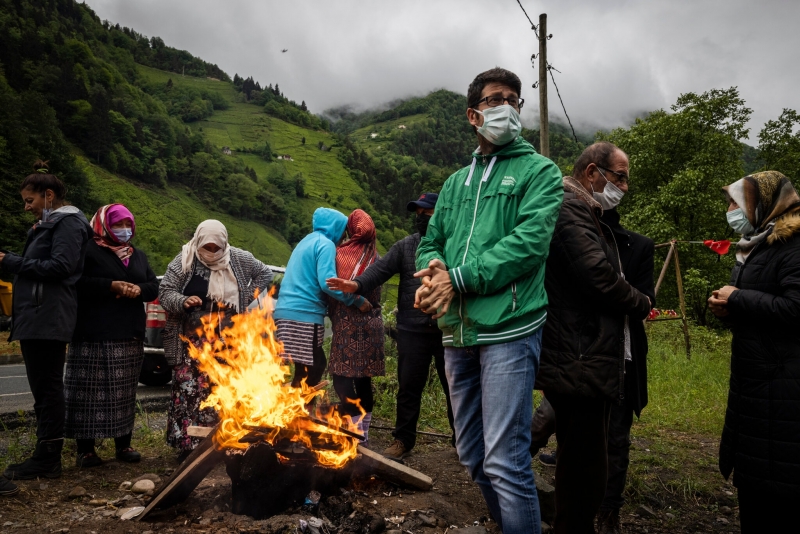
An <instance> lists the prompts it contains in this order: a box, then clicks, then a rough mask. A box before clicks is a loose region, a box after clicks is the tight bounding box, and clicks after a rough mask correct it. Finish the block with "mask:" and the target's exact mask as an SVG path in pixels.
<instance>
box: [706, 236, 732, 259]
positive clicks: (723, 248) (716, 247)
mask: <svg viewBox="0 0 800 534" xmlns="http://www.w3.org/2000/svg"><path fill="white" fill-rule="evenodd" d="M703 244H704V245H705V246H707V247H708V248H710V249H711V250H713V251H714V252H716V253H717V254H719V255H720V256H724V255H725V254H727V253H728V250H730V248H731V242H730V241H728V240H727V239H723V240H722V241H711V240H710V239H707V240H705V241H703Z"/></svg>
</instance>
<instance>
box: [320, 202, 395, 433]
mask: <svg viewBox="0 0 800 534" xmlns="http://www.w3.org/2000/svg"><path fill="white" fill-rule="evenodd" d="M347 234H348V236H349V239H347V241H345V242H344V243H342V244H341V245H340V246H339V247H338V248H337V250H336V276H337V277H339V278H344V279H346V280H352V279H353V278H355V277H356V276H358V275H360V274H361V273H363V272H364V269H366V268H367V267H368V266H370V265H372V264H373V263H375V260H377V259H378V252H377V250H376V249H375V223H373V222H372V218H370V216H369V215H367V212H365V211H363V210H359V209H357V210H355V211H353V213H351V214H350V217H349V218H348V219H347ZM363 296H364V298H366V299H367V300H369V302H370V304H372V310H371V311H369V312H367V313H362V312H361V311H359V310H358V308H355V307H353V306H346V305H345V304H343V303H342V302H340V301H338V300H336V299H333V298H329V305H328V315H329V316H330V318H331V323H332V325H333V339H332V340H331V354H330V363H329V368H328V369H329V371H330V373H331V375H332V376H333V387H334V389H335V390H336V394H337V395H338V396H339V401H340V404H339V410H340V413H342V415H349V416H351V417H352V418H353V423H354V424H356V425H357V426H358V429H359V430H360V431H361V433H362V434H364V437H365V438H368V437H369V424H370V421H371V419H372V407H373V404H374V401H373V397H372V377H373V376H381V375H383V374H384V361H383V357H384V354H383V338H384V333H383V318H382V316H381V310H380V300H381V288H380V287H378V288H376V289H375V290H374V291H373V292H372V293H371V294H367V295H363ZM359 406H360V408H359ZM362 410H363V412H362Z"/></svg>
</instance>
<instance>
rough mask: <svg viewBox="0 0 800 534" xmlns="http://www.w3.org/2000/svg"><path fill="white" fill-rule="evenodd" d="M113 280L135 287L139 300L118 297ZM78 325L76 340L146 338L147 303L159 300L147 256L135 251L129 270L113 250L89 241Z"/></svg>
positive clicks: (80, 292)
mask: <svg viewBox="0 0 800 534" xmlns="http://www.w3.org/2000/svg"><path fill="white" fill-rule="evenodd" d="M114 281H122V282H130V283H131V284H136V285H138V286H139V289H141V290H142V293H141V294H140V295H139V296H138V297H137V298H133V299H131V298H117V294H116V293H112V292H111V283H112V282H114ZM77 287H78V323H77V324H76V325H75V334H74V336H73V339H74V340H75V341H104V340H115V339H120V340H122V339H144V333H145V325H146V322H147V321H146V320H147V316H146V314H145V311H144V303H145V302H150V301H152V300H155V299H156V298H157V297H158V279H157V278H156V275H155V274H154V273H153V270H152V269H151V268H150V265H149V264H148V262H147V256H146V255H145V253H144V252H142V251H141V250H139V249H134V251H133V256H131V257H130V261H129V262H128V266H127V267H126V266H125V264H124V263H122V260H120V259H119V258H118V257H117V255H116V254H115V253H114V251H113V250H111V249H108V248H104V247H101V246H100V245H98V244H97V243H95V242H94V241H89V244H88V246H87V250H86V263H85V264H84V266H83V276H81V279H80V280H78V284H77Z"/></svg>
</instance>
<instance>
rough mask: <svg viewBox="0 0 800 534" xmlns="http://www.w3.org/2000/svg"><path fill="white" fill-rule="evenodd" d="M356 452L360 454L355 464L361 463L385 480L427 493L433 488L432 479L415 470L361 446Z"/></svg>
mask: <svg viewBox="0 0 800 534" xmlns="http://www.w3.org/2000/svg"><path fill="white" fill-rule="evenodd" d="M358 452H359V453H361V458H360V459H357V460H356V462H359V463H361V464H362V465H364V466H365V467H367V468H368V469H369V470H370V471H372V472H373V473H375V474H376V475H379V476H380V477H382V478H384V479H386V480H390V481H392V482H396V483H398V484H402V485H404V486H411V487H413V488H417V489H421V490H424V491H428V490H430V489H431V488H432V487H433V479H432V478H431V477H429V476H428V475H426V474H424V473H420V472H419V471H417V470H416V469H411V468H410V467H407V466H405V465H403V464H400V463H397V462H395V461H394V460H390V459H388V458H386V457H385V456H381V455H380V454H378V453H377V452H375V451H371V450H369V449H368V448H366V447H364V446H362V445H359V446H358Z"/></svg>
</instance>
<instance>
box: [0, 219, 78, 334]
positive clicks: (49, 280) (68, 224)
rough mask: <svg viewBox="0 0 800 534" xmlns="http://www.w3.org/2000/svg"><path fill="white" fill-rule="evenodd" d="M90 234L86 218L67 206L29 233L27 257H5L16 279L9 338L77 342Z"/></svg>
mask: <svg viewBox="0 0 800 534" xmlns="http://www.w3.org/2000/svg"><path fill="white" fill-rule="evenodd" d="M91 233H92V230H91V228H89V221H87V220H86V216H84V214H83V213H81V211H80V210H79V209H77V208H75V207H73V206H64V207H63V208H60V209H59V210H58V211H55V212H53V213H52V214H51V215H50V220H49V221H47V222H43V223H37V224H36V225H35V226H34V227H33V228H31V229H30V230H28V240H27V241H26V242H25V249H24V250H23V252H22V256H18V255H16V254H7V255H6V257H5V259H4V260H3V263H2V264H0V265H1V266H2V267H3V269H5V270H6V271H9V272H11V273H13V274H14V275H15V276H14V294H13V297H12V299H13V314H12V321H11V336H10V337H9V339H10V340H20V339H47V340H53V341H66V342H68V341H70V340H71V339H72V332H73V330H74V329H75V320H76V317H77V311H78V291H77V289H76V288H75V283H76V282H77V281H78V279H79V278H80V277H81V272H82V271H83V261H84V257H85V255H86V243H87V242H88V241H89V236H90V235H91Z"/></svg>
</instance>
